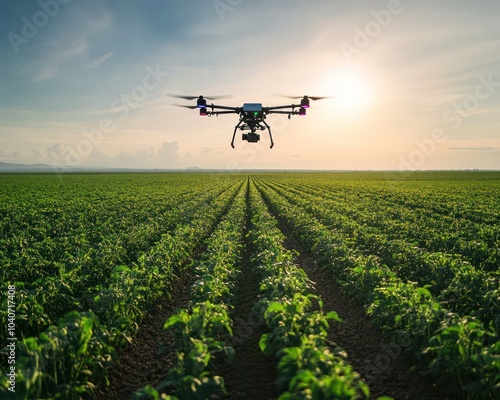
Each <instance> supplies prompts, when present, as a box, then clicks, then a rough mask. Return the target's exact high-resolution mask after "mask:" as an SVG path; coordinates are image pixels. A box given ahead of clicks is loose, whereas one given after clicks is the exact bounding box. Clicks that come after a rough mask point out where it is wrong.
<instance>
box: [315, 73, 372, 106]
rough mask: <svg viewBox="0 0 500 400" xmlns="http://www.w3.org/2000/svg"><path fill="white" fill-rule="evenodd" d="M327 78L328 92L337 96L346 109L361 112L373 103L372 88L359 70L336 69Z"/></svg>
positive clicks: (339, 103) (338, 103)
mask: <svg viewBox="0 0 500 400" xmlns="http://www.w3.org/2000/svg"><path fill="white" fill-rule="evenodd" d="M325 79H326V81H325V86H326V88H327V89H328V92H329V93H332V95H333V96H335V99H336V103H337V105H338V106H339V107H341V108H342V109H344V110H345V111H347V112H359V111H362V110H364V109H366V108H367V107H368V106H370V104H371V103H372V99H373V92H372V88H371V86H370V84H369V83H368V82H367V81H366V79H365V78H364V77H363V75H362V74H361V73H359V72H358V71H356V70H353V69H348V70H342V71H335V72H332V73H331V75H329V76H328V77H327V78H325Z"/></svg>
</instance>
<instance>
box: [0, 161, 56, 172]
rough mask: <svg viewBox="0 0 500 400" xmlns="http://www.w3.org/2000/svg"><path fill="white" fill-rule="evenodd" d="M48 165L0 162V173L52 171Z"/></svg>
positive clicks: (52, 168)
mask: <svg viewBox="0 0 500 400" xmlns="http://www.w3.org/2000/svg"><path fill="white" fill-rule="evenodd" d="M54 169H55V167H53V166H52V165H49V164H14V163H6V162H0V171H54Z"/></svg>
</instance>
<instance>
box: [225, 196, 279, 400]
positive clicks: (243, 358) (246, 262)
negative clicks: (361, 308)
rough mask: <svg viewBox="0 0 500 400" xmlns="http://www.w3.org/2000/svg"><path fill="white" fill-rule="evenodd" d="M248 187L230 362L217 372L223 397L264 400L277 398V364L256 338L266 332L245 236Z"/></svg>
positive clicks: (248, 210)
mask: <svg viewBox="0 0 500 400" xmlns="http://www.w3.org/2000/svg"><path fill="white" fill-rule="evenodd" d="M248 194H249V193H248V188H247V193H246V221H245V230H244V232H243V237H244V238H245V241H244V248H243V254H242V260H241V275H240V276H239V279H238V286H237V288H236V296H235V299H234V310H233V311H232V312H231V314H232V319H233V321H234V328H233V334H234V336H233V337H232V338H230V339H228V342H229V344H230V345H231V346H233V347H234V349H235V358H234V360H233V362H232V363H231V364H228V363H225V364H224V365H220V366H219V368H218V371H217V373H218V374H219V375H221V376H222V377H224V382H225V386H226V390H227V391H228V394H227V395H226V396H221V398H224V399H239V400H240V399H241V400H245V399H249V400H255V399H259V400H267V399H272V398H276V397H278V392H277V391H276V387H275V381H276V377H277V370H276V363H275V362H274V360H272V359H271V358H270V357H266V356H265V355H264V353H262V351H260V348H259V339H260V337H261V336H262V335H263V334H264V333H265V324H264V319H263V316H262V315H260V314H259V312H258V311H256V310H254V308H253V307H254V305H255V304H256V303H257V301H258V295H259V293H260V292H259V283H260V277H259V274H257V273H256V271H255V269H254V267H253V266H252V265H251V260H250V258H251V254H252V243H251V242H250V240H249V239H248V237H247V233H248V230H249V227H250V218H251V215H250V209H249V197H248Z"/></svg>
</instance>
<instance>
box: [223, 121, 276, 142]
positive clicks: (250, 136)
mask: <svg viewBox="0 0 500 400" xmlns="http://www.w3.org/2000/svg"><path fill="white" fill-rule="evenodd" d="M243 122H244V121H243V120H241V121H240V122H238V125H236V126H235V127H234V132H233V140H231V147H232V148H233V149H234V138H235V137H236V131H237V130H238V128H240V126H241V125H242V124H243ZM262 123H263V124H264V125H265V127H266V128H267V131H268V132H269V138H270V139H271V147H270V149H272V148H273V147H274V141H273V135H272V134H271V127H270V126H269V125H268V124H267V123H266V121H262ZM241 129H244V128H241ZM261 129H262V130H264V127H263V126H262V127H261ZM241 139H242V140H246V141H247V142H249V143H257V142H258V141H259V140H260V135H259V134H258V133H256V132H255V129H252V131H251V132H250V133H243V134H242V136H241Z"/></svg>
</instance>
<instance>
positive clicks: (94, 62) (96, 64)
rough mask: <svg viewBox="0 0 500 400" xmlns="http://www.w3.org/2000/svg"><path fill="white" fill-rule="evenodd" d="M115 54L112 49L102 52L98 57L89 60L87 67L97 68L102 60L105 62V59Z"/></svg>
mask: <svg viewBox="0 0 500 400" xmlns="http://www.w3.org/2000/svg"><path fill="white" fill-rule="evenodd" d="M113 54H115V52H114V51H110V52H109V53H106V54H104V55H103V56H102V57H99V58H98V59H96V60H94V61H91V62H90V63H89V65H87V67H88V68H91V69H92V68H97V67H99V66H100V65H101V64H102V63H103V62H105V61H106V60H107V59H109V58H110V57H112V56H113Z"/></svg>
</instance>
